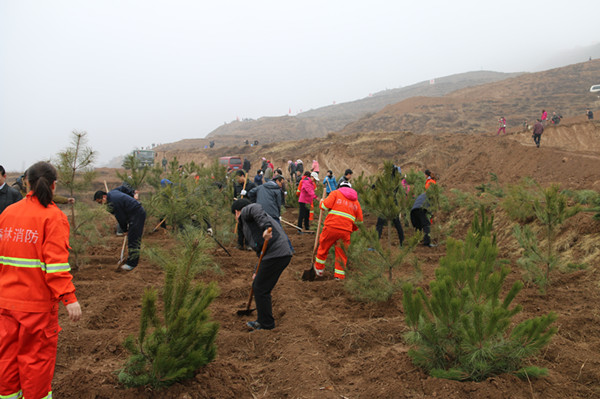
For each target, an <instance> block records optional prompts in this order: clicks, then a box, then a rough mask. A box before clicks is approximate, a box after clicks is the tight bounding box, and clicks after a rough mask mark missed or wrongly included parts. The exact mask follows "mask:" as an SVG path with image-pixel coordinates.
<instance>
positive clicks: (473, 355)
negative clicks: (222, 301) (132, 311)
mask: <svg viewBox="0 0 600 399" xmlns="http://www.w3.org/2000/svg"><path fill="white" fill-rule="evenodd" d="M201 169H202V168H199V169H198V170H199V173H201V174H202V172H201ZM213 172H214V171H213ZM386 173H387V172H386V168H384V171H382V172H381V174H380V175H376V176H373V177H372V179H373V180H372V181H369V182H368V184H371V183H373V182H376V181H377V179H378V178H382V177H383V178H384V179H385V180H387V179H388V178H389V176H385V175H386ZM415 175H417V174H415ZM171 178H172V179H174V180H175V181H177V184H175V185H173V186H169V187H166V188H164V189H160V190H158V191H157V192H156V193H155V194H154V195H153V198H152V199H151V200H150V203H160V204H161V206H160V212H159V213H157V214H156V216H157V217H160V216H161V215H164V214H165V213H168V212H169V210H168V207H169V206H172V207H173V212H175V210H179V211H180V210H181V204H178V203H176V202H177V201H182V198H181V196H180V194H182V193H181V192H179V193H176V194H174V193H173V190H174V189H176V190H183V191H185V192H187V193H188V194H189V192H190V190H192V191H193V190H195V189H197V190H206V187H204V188H200V187H201V186H205V185H208V184H209V182H210V180H201V181H200V182H199V183H198V182H195V183H191V181H192V180H191V179H189V178H188V177H185V176H182V175H181V174H180V175H177V176H175V175H173V176H171ZM359 182H360V181H359ZM359 182H357V183H359ZM363 183H364V182H363ZM415 183H416V182H415ZM198 185H200V186H198ZM210 185H211V186H212V187H213V188H212V189H214V190H216V191H215V193H217V194H216V195H219V194H218V193H219V192H221V191H222V190H223V187H218V188H217V187H214V184H210ZM355 185H356V184H355ZM416 186H418V184H416ZM177 187H179V189H177ZM194 187H195V188H194ZM212 189H211V190H212ZM225 190H226V191H228V189H227V188H225ZM435 190H438V194H439V189H438V188H436V189H434V191H433V193H434V194H432V202H435V201H436V200H435V198H433V197H435V196H436V194H435ZM417 194H418V191H417V192H415V193H413V196H414V195H417ZM221 197H222V198H226V197H227V196H221ZM169 198H171V199H170V200H169ZM213 198H214V197H213ZM171 201H172V202H173V203H172V205H169V203H170V202H171ZM222 205H223V204H220V206H222ZM210 208H212V207H210ZM223 208H224V209H228V207H227V206H224V207H223ZM223 208H221V209H223ZM198 211H199V210H198ZM204 212H205V213H208V214H211V213H212V214H214V212H216V211H215V210H208V211H207V210H206V209H205V210H204ZM175 213H177V212H175ZM188 216H189V217H191V218H192V219H194V218H193V216H194V215H191V214H190V215H188ZM221 216H222V217H225V215H219V217H221ZM229 217H230V216H229ZM221 223H224V224H226V223H225V222H221ZM179 227H180V228H178V229H175V231H176V233H175V237H176V239H177V240H178V241H179V243H180V245H177V246H176V248H177V250H176V251H177V253H176V254H175V256H174V254H172V253H170V254H169V256H166V254H164V253H162V252H161V250H160V249H156V248H150V249H149V250H147V253H148V255H149V256H150V257H151V258H152V259H153V260H155V262H157V263H159V264H161V265H162V267H163V269H164V271H165V283H164V287H163V292H162V295H161V298H162V301H163V309H164V315H163V316H162V317H160V316H159V315H158V310H157V305H156V301H157V298H158V295H157V291H156V290H148V291H146V292H145V294H144V298H143V306H142V316H141V323H140V330H139V334H138V336H137V337H129V338H128V339H127V340H126V342H125V347H126V348H127V349H128V350H129V351H130V352H131V357H130V358H129V360H128V362H127V364H126V365H125V367H124V368H123V369H122V370H121V371H120V373H119V380H120V381H121V382H122V383H123V384H125V385H126V386H141V385H151V386H154V387H162V386H168V385H171V384H173V383H174V382H177V381H180V380H184V379H189V378H192V377H193V376H194V374H195V372H196V371H197V370H198V369H199V368H200V367H202V366H204V365H206V364H207V363H209V362H210V361H212V360H213V359H214V357H215V355H216V347H215V343H214V342H215V339H216V335H217V330H218V325H217V324H216V323H215V322H213V321H211V320H210V315H209V311H208V306H209V305H210V303H211V302H212V300H213V299H215V298H216V297H217V295H218V290H217V287H216V285H215V284H214V283H211V284H208V285H205V284H203V283H200V282H198V281H197V280H195V277H196V276H197V275H198V273H200V272H202V271H203V270H206V269H207V267H208V266H209V264H210V263H211V262H212V261H211V260H210V258H209V257H208V256H207V254H206V253H207V250H208V249H209V248H210V247H211V246H212V245H213V244H212V243H211V242H210V241H209V240H208V239H207V237H206V235H205V234H204V233H203V230H202V229H198V228H194V227H192V226H191V225H186V226H185V227H183V226H181V225H180V226H179ZM229 227H231V226H229ZM388 230H389V229H388ZM359 236H360V237H359V239H358V240H357V242H358V244H356V245H357V246H359V247H360V246H362V249H357V248H356V247H355V248H349V251H350V252H351V253H352V252H355V253H356V251H360V252H362V253H363V255H365V253H364V252H363V250H364V249H365V248H366V246H375V247H377V246H378V245H379V240H378V238H377V235H376V233H375V232H374V231H373V230H371V231H369V230H366V229H363V228H361V232H360V233H359ZM419 238H420V235H418V234H414V235H413V237H411V238H410V239H409V240H407V241H408V242H407V243H406V244H405V246H404V248H402V249H399V250H396V251H393V250H391V251H390V250H387V251H385V250H382V249H381V248H380V247H379V250H378V251H371V252H370V253H371V255H370V256H371V258H372V259H373V260H374V261H375V262H379V260H377V259H387V261H388V264H389V265H390V266H389V269H387V271H388V272H389V280H390V281H391V280H392V279H391V270H392V267H393V266H394V265H397V264H399V263H401V262H402V260H403V259H404V258H405V256H406V255H407V254H408V253H409V252H410V251H412V249H413V248H414V246H415V245H416V243H417V242H418V240H419ZM365 243H366V244H365ZM353 245H355V244H353ZM446 248H447V253H446V256H445V257H443V258H442V259H441V260H440V265H439V267H438V268H437V269H436V278H435V280H434V281H432V282H431V283H430V290H429V291H430V294H429V295H428V294H426V293H425V291H424V290H423V289H422V288H417V289H416V290H415V289H414V288H413V286H412V285H411V284H409V283H405V284H404V285H403V286H402V291H403V307H404V311H405V314H406V323H407V324H408V326H409V327H410V332H409V333H407V334H406V336H405V338H406V340H407V341H408V342H409V343H410V344H411V345H412V349H411V351H410V352H409V355H410V357H411V358H412V360H413V361H414V363H415V364H416V365H418V366H419V367H422V368H423V369H425V370H426V371H428V372H429V373H430V374H431V375H433V376H436V377H441V378H450V379H458V380H475V381H480V380H483V379H485V378H487V377H489V376H491V375H496V374H500V373H515V374H516V375H518V376H520V377H529V378H532V377H537V376H541V375H544V374H545V373H546V372H547V370H545V369H541V368H538V367H535V366H528V367H524V366H523V362H524V360H525V359H526V358H528V357H531V356H532V355H535V354H536V353H538V352H539V351H540V349H542V348H543V347H544V346H546V345H547V344H548V343H549V341H550V339H551V337H552V335H553V334H554V333H555V332H556V328H555V327H553V326H552V323H553V322H554V321H555V320H556V315H555V314H554V313H549V314H548V315H545V316H541V317H537V318H534V319H530V320H526V321H523V322H521V323H519V324H518V325H516V326H513V323H511V320H512V318H513V316H515V315H516V314H517V313H519V312H520V311H521V307H520V306H519V305H512V302H513V300H514V298H515V296H516V295H517V294H518V293H519V291H520V290H521V289H522V287H523V283H522V282H520V281H517V282H515V283H514V284H513V286H512V287H511V289H510V290H509V291H508V293H507V294H506V295H504V297H502V296H501V292H503V286H504V283H505V279H506V277H507V275H508V274H509V271H510V269H509V267H508V266H507V265H506V262H502V261H500V260H499V259H498V258H497V256H498V248H497V245H496V238H495V236H494V235H493V234H492V219H488V218H487V217H486V213H485V211H484V207H481V209H480V211H479V213H478V215H476V216H475V218H474V220H473V224H472V226H471V228H470V229H469V231H468V233H467V235H466V238H465V240H464V241H460V240H454V239H452V238H448V239H447V241H446ZM366 254H367V256H366V257H365V256H363V257H362V259H363V261H364V262H369V252H367V253H366ZM379 263H381V262H379ZM383 264H385V262H383ZM354 266H357V265H354ZM378 270H379V271H378V273H379V275H378V276H364V275H360V274H361V273H360V272H359V273H357V278H364V279H366V280H365V281H371V282H372V283H373V284H378V281H381V280H382V279H381V277H382V273H383V271H384V270H385V268H384V269H381V268H380V269H378ZM349 277H350V278H349V279H348V282H347V283H348V284H353V279H352V274H351V273H350V275H349ZM385 280H388V279H385ZM365 281H363V282H362V283H359V284H358V287H360V288H361V289H369V287H366V286H368V283H366V284H365ZM354 283H356V280H354ZM371 288H373V287H371ZM374 289H375V290H377V287H375V288H374Z"/></svg>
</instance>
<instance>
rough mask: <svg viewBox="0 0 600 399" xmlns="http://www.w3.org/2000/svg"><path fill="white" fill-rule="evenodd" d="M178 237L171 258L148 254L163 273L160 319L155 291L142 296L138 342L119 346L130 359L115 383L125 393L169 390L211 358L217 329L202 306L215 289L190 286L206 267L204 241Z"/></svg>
mask: <svg viewBox="0 0 600 399" xmlns="http://www.w3.org/2000/svg"><path fill="white" fill-rule="evenodd" d="M178 237H179V240H180V241H181V245H180V246H178V247H177V250H176V254H172V253H168V254H167V253H166V252H165V251H162V250H160V249H153V250H151V251H149V255H150V257H151V259H153V260H155V261H157V262H158V263H160V264H161V265H162V266H163V268H164V270H165V282H164V287H163V290H162V295H161V298H162V301H163V309H164V311H163V313H164V314H163V317H160V316H159V314H158V310H157V306H156V301H157V296H158V295H157V291H156V289H148V290H146V292H145V293H144V297H143V301H142V315H141V320H140V330H139V333H138V336H137V338H136V337H133V336H130V337H128V338H127V339H126V340H125V342H124V344H123V345H124V346H125V348H126V349H127V350H128V351H129V352H130V353H131V356H130V358H129V359H128V360H127V362H126V364H125V367H124V368H123V369H121V370H120V372H119V381H120V382H121V383H123V384H124V385H126V386H127V387H135V386H143V385H150V386H152V387H155V388H160V387H165V386H169V385H172V384H174V383H176V382H178V381H182V380H185V379H189V378H192V377H193V376H194V373H195V371H196V370H198V369H199V368H200V367H202V366H205V365H206V364H208V363H210V362H211V361H212V360H213V359H214V358H215V356H216V351H217V349H216V345H215V339H216V337H217V331H218V329H219V326H218V324H217V323H216V322H213V321H210V314H209V311H208V306H209V305H210V303H211V302H212V301H213V299H215V298H216V297H217V295H218V289H217V286H216V283H210V284H208V285H205V284H203V283H200V282H196V281H194V277H195V276H196V275H197V274H198V273H199V272H201V271H202V270H205V269H206V268H207V267H208V266H209V265H210V263H211V261H210V258H209V257H207V256H206V254H205V253H204V252H205V251H206V249H207V243H206V238H205V237H203V236H202V235H201V234H200V232H199V231H198V230H196V229H189V230H184V231H182V232H181V233H180V234H179V236H178Z"/></svg>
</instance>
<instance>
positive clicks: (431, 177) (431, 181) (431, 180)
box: [425, 169, 437, 190]
mask: <svg viewBox="0 0 600 399" xmlns="http://www.w3.org/2000/svg"><path fill="white" fill-rule="evenodd" d="M425 176H427V180H425V190H427V189H428V188H429V186H430V185H432V184H437V182H436V181H435V175H434V174H433V172H432V171H430V170H429V169H425Z"/></svg>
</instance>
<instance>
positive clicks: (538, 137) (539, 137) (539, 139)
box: [533, 134, 542, 147]
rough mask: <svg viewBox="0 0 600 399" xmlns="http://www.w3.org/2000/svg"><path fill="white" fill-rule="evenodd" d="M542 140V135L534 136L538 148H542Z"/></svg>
mask: <svg viewBox="0 0 600 399" xmlns="http://www.w3.org/2000/svg"><path fill="white" fill-rule="evenodd" d="M541 140H542V135H541V134H534V135H533V142H534V143H535V145H536V146H537V147H539V146H540V141H541Z"/></svg>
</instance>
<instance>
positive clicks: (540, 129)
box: [531, 119, 544, 148]
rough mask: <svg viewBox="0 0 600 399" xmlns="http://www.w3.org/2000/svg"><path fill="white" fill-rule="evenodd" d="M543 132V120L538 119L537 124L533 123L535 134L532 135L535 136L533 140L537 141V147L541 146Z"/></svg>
mask: <svg viewBox="0 0 600 399" xmlns="http://www.w3.org/2000/svg"><path fill="white" fill-rule="evenodd" d="M542 133H544V125H543V124H542V121H540V120H539V119H538V120H537V122H536V123H535V125H533V136H531V137H533V142H534V143H535V145H536V147H537V148H540V141H541V140H542Z"/></svg>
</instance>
